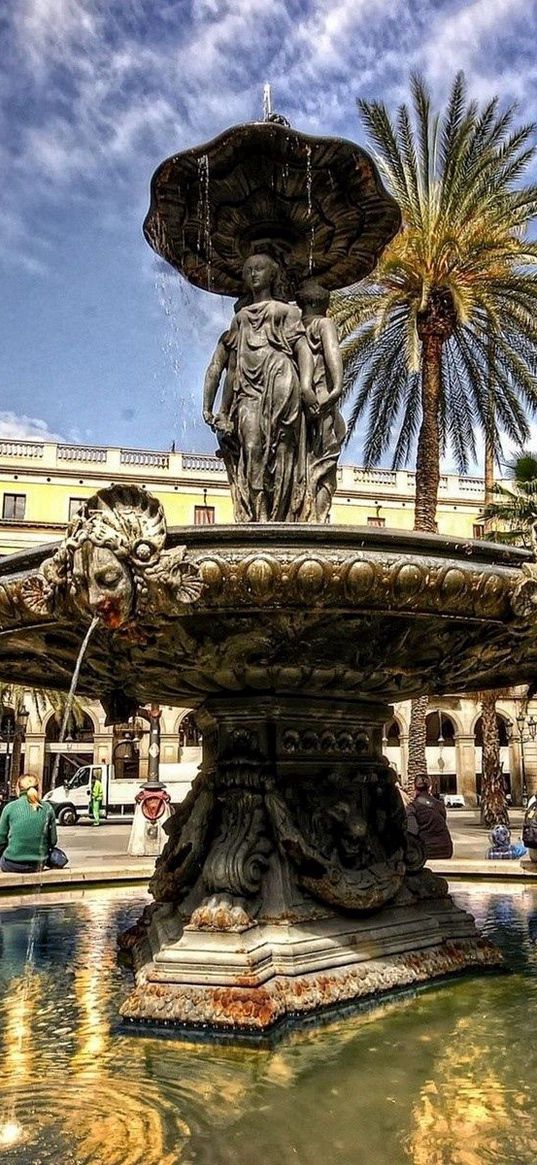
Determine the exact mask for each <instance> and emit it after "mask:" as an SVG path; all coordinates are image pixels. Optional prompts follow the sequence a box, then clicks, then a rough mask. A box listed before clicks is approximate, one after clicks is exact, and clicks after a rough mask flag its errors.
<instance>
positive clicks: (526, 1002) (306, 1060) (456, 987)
mask: <svg viewBox="0 0 537 1165" xmlns="http://www.w3.org/2000/svg"><path fill="white" fill-rule="evenodd" d="M454 896H455V897H456V899H457V901H458V902H460V904H461V905H464V906H465V907H467V908H469V909H470V910H472V911H473V913H474V914H475V915H476V917H477V920H478V923H479V925H480V926H481V927H482V928H483V929H484V931H485V932H486V933H487V934H488V935H489V936H490V937H492V938H494V939H495V940H496V941H497V942H499V943H500V945H501V946H502V948H503V949H504V951H505V952H506V955H507V958H508V960H509V962H510V964H511V966H512V967H513V968H514V969H513V972H512V974H510V975H490V976H487V977H484V978H479V979H461V980H457V981H454V982H452V983H451V984H449V985H448V986H442V987H439V986H437V987H434V988H429V989H427V990H424V991H421V992H418V993H413V994H407V995H405V996H404V997H399V998H398V999H396V1000H394V1001H391V1002H387V1003H384V1004H382V1005H381V1006H380V1007H377V1008H376V1009H374V1010H369V1011H367V1010H366V1011H362V1012H356V1011H355V1012H354V1013H352V1014H351V1015H346V1016H345V1018H342V1017H341V1016H339V1017H337V1018H335V1019H334V1018H332V1019H330V1020H329V1021H328V1022H326V1023H325V1024H324V1025H323V1026H321V1027H313V1026H310V1025H308V1026H306V1027H304V1028H302V1029H300V1030H295V1031H293V1032H291V1033H289V1034H287V1035H286V1036H284V1037H283V1039H282V1040H281V1041H280V1042H279V1043H277V1044H275V1045H274V1046H272V1047H270V1046H267V1045H260V1046H254V1047H252V1046H239V1047H237V1046H236V1045H233V1046H232V1045H230V1044H212V1045H210V1044H206V1043H189V1042H186V1041H183V1040H177V1039H175V1038H166V1037H162V1038H161V1037H158V1036H155V1035H153V1034H151V1035H149V1036H146V1035H139V1034H134V1033H131V1032H128V1031H127V1032H126V1031H124V1030H122V1029H121V1028H120V1027H119V1025H118V1022H117V1014H118V1009H119V1004H120V1002H121V1000H122V998H123V997H124V995H125V994H126V993H127V991H128V989H129V987H130V982H131V980H130V974H129V972H128V971H126V970H122V969H121V968H120V967H119V966H118V964H117V960H116V936H117V933H118V930H122V929H124V928H125V927H126V926H128V925H129V924H130V923H131V922H132V921H134V919H135V918H136V917H137V916H138V914H139V912H140V910H141V908H142V906H143V905H144V904H145V902H146V900H147V899H146V898H145V896H143V895H141V894H140V892H139V891H129V890H125V889H124V888H121V889H117V890H106V891H91V892H87V893H86V892H84V893H83V894H75V893H72V894H71V895H70V896H69V900H66V899H65V898H64V899H63V901H62V902H58V901H57V900H54V899H52V898H48V897H47V898H43V899H42V900H37V901H32V900H29V899H24V900H20V901H19V902H17V903H16V904H13V903H12V902H10V901H9V900H4V902H2V904H1V905H0V923H1V943H2V947H1V961H0V1033H1V1040H2V1071H1V1083H0V1163H1V1162H2V1161H4V1160H5V1161H6V1162H9V1165H45V1163H49V1162H51V1163H52V1162H54V1163H55V1165H57V1163H60V1165H90V1163H91V1165H101V1163H102V1165H104V1163H105V1162H106V1163H107V1165H142V1163H143V1165H179V1163H181V1165H193V1163H196V1165H228V1163H231V1162H233V1165H257V1163H258V1162H259V1163H263V1165H319V1163H321V1165H380V1163H382V1165H387V1163H389V1165H407V1163H409V1162H410V1163H412V1165H508V1163H512V1165H534V1162H535V1159H536V1157H537V1109H536V1104H535V1097H534V1081H535V1080H536V1067H537V1063H536V1061H537V1053H536V1051H535V1043H536V1041H535V1040H534V1038H533V1026H534V1015H535V1014H536V1013H537V947H536V946H534V942H536V943H537V888H536V889H533V888H531V887H527V886H526V887H524V886H520V885H519V884H513V885H512V886H510V887H506V886H505V885H503V886H501V887H499V886H492V885H486V886H484V885H480V886H479V887H476V888H475V889H474V888H471V889H470V890H468V889H465V891H464V892H462V891H461V890H460V889H458V888H455V889H454Z"/></svg>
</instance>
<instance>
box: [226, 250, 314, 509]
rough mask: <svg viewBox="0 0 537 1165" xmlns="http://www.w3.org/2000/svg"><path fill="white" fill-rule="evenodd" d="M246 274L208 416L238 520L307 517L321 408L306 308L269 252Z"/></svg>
mask: <svg viewBox="0 0 537 1165" xmlns="http://www.w3.org/2000/svg"><path fill="white" fill-rule="evenodd" d="M243 278H244V284H245V287H246V289H247V292H248V301H247V302H246V303H243V306H239V309H238V311H237V312H236V314H235V316H234V318H233V321H232V324H231V327H230V328H229V331H227V332H224V334H223V336H221V337H220V340H219V341H218V345H217V348H216V351H215V353H214V355H213V358H212V360H211V363H210V365H209V368H208V370H207V374H206V377H205V385H204V396H203V400H204V414H203V415H204V418H205V420H206V421H207V422H208V423H209V424H212V426H213V427H214V429H215V431H216V433H217V434H218V437H219V441H220V445H221V449H222V455H223V457H224V460H225V462H226V468H227V470H228V474H229V476H230V481H231V487H232V495H233V502H234V507H235V517H236V519H237V521H240V522H299V521H304V520H305V519H306V518H307V517H308V513H309V509H310V499H309V494H308V489H307V480H306V416H308V417H312V418H313V417H316V416H317V415H318V413H319V405H318V402H317V398H316V396H315V393H314V392H313V390H312V372H313V358H312V354H311V351H310V347H309V344H308V340H307V337H306V332H305V328H304V325H303V323H302V318H301V313H300V309H299V308H298V307H296V306H294V305H291V304H289V303H287V302H286V301H285V300H284V299H283V297H281V291H280V282H281V272H280V267H279V264H278V263H277V262H276V261H275V260H274V259H272V258H271V256H270V255H267V254H254V255H251V256H250V258H249V259H247V260H246V263H245V264H244V269H243ZM224 371H225V372H226V377H225V383H224V389H223V394H222V406H221V409H220V412H219V413H218V414H217V415H216V416H214V414H213V406H214V401H215V399H216V394H217V391H218V386H219V383H220V379H221V376H222V374H223V373H224Z"/></svg>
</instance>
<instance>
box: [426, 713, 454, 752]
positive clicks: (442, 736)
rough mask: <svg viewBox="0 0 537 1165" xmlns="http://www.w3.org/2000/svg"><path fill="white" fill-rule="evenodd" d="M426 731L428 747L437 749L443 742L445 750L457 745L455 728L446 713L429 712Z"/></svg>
mask: <svg viewBox="0 0 537 1165" xmlns="http://www.w3.org/2000/svg"><path fill="white" fill-rule="evenodd" d="M425 731H426V737H425V743H426V744H427V745H432V746H433V747H435V746H437V745H438V742H439V741H440V742H442V741H443V743H444V747H445V748H452V747H453V745H454V744H455V726H454V724H453V721H452V720H450V718H449V716H446V714H445V712H429V715H428V717H427V721H426V729H425Z"/></svg>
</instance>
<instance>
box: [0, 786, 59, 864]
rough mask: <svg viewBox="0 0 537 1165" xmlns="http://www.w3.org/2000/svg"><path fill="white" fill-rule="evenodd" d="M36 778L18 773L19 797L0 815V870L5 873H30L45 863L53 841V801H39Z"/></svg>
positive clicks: (55, 839)
mask: <svg viewBox="0 0 537 1165" xmlns="http://www.w3.org/2000/svg"><path fill="white" fill-rule="evenodd" d="M37 786H38V782H37V778H36V777H30V776H23V777H19V780H18V782H17V792H18V798H17V800H16V801H10V803H9V804H8V805H6V806H5V807H4V809H3V810H2V816H1V817H0V853H1V855H2V856H1V858H0V870H3V872H4V873H5V874H32V873H34V872H35V871H37V870H42V869H43V867H44V866H45V865H46V862H47V858H48V855H49V851H50V850H51V849H52V847H53V846H55V845H56V841H57V830H56V818H55V815H54V809H53V807H52V805H49V804H48V803H47V802H42V801H41V799H40V797H39V793H38V791H37Z"/></svg>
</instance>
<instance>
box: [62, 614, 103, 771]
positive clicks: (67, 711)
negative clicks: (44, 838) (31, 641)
mask: <svg viewBox="0 0 537 1165" xmlns="http://www.w3.org/2000/svg"><path fill="white" fill-rule="evenodd" d="M98 622H99V616H98V615H94V616H93V619H92V620H91V623H90V625H89V627H88V630H87V631H86V634H85V636H84V638H83V640H82V644H81V646H80V651H79V653H78V658H77V661H76V663H75V668H74V671H73V678H72V680H71V686H70V688H69V691H68V693H67V699H66V701H65V708H64V711H63V717H62V723H61V727H60V734H59V736H58V744H63V742H64V740H65V736H66V733H67V727H68V725H69V720H70V718H71V713H72V711H73V703H74V699H75V695H76V689H77V685H78V679H79V676H80V668H81V667H82V660H83V659H84V656H85V654H86V650H87V646H88V643H89V641H90V639H91V637H92V635H93V632H94V631H95V628H96V626H97V624H98ZM59 767H60V753H59V752H57V753H56V756H55V758H54V768H53V770H52V779H51V783H50V787H51V789H55V788H56V783H57V780H58V770H59Z"/></svg>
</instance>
